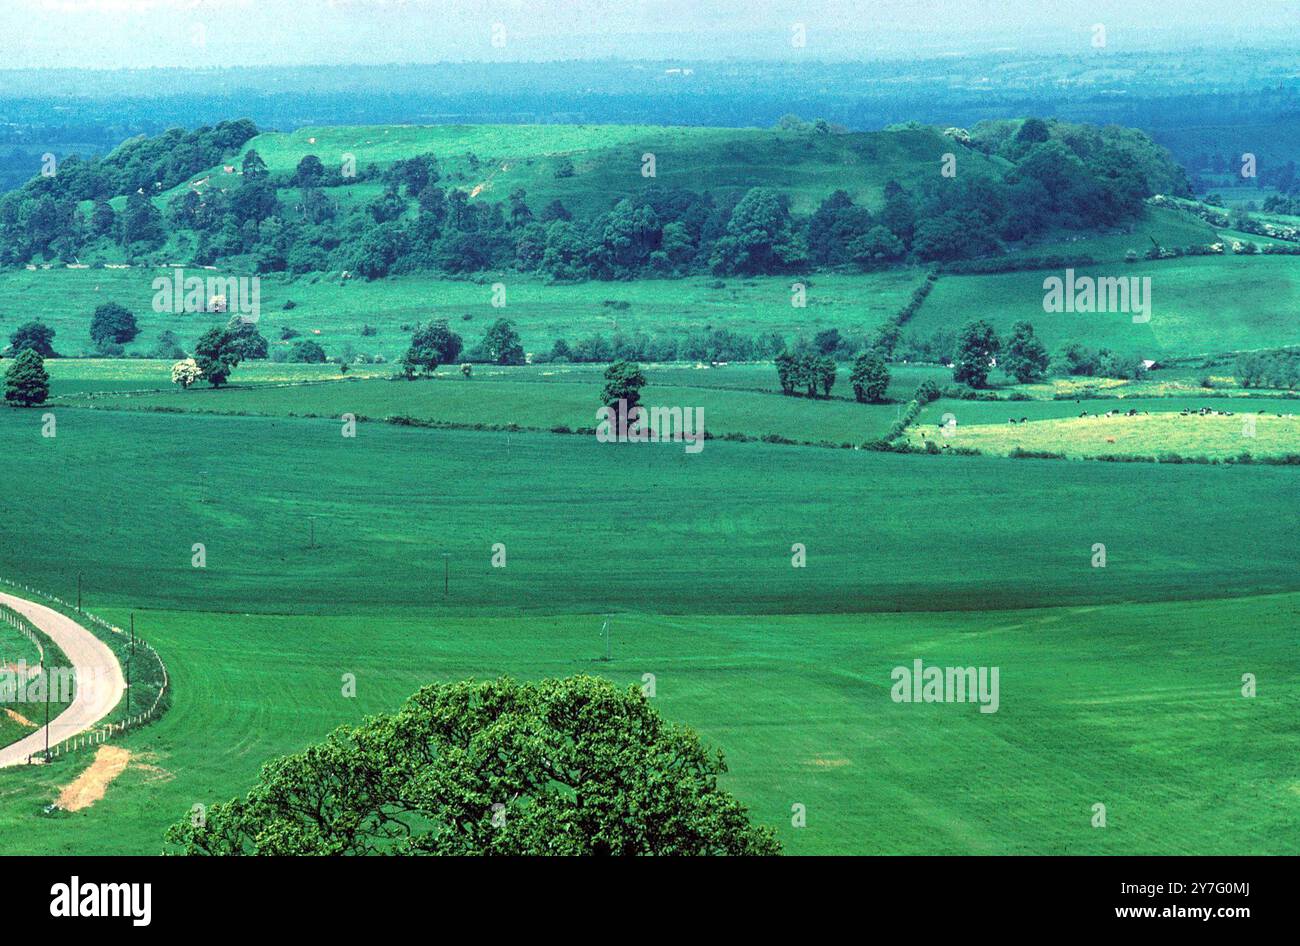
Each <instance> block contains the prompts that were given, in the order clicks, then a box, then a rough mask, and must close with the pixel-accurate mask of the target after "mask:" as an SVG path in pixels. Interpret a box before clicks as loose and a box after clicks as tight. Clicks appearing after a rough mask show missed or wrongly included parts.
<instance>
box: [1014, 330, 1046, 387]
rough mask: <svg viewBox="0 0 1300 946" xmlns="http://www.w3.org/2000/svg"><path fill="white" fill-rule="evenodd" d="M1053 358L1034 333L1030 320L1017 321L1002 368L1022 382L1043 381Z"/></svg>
mask: <svg viewBox="0 0 1300 946" xmlns="http://www.w3.org/2000/svg"><path fill="white" fill-rule="evenodd" d="M1050 363H1051V359H1050V358H1049V357H1048V355H1047V349H1046V348H1044V347H1043V343H1042V342H1040V341H1039V340H1038V336H1036V335H1035V334H1034V327H1033V326H1032V325H1030V324H1029V323H1028V322H1017V323H1016V324H1015V325H1013V326H1012V327H1011V338H1010V339H1008V340H1007V344H1006V350H1005V352H1004V353H1003V355H1002V370H1003V371H1005V372H1006V373H1007V374H1009V375H1011V376H1012V377H1013V378H1015V379H1016V380H1017V381H1019V382H1020V383H1021V384H1028V383H1029V382H1031V381H1042V380H1043V378H1045V377H1047V366H1048V365H1049V364H1050Z"/></svg>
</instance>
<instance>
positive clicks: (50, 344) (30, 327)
mask: <svg viewBox="0 0 1300 946" xmlns="http://www.w3.org/2000/svg"><path fill="white" fill-rule="evenodd" d="M9 346H10V347H11V348H12V349H13V354H15V355H17V354H19V353H20V352H24V351H27V350H29V349H30V350H31V351H34V352H36V354H38V355H40V356H41V357H42V358H57V357H58V355H56V354H55V353H54V329H52V328H50V327H49V326H48V325H46V324H45V323H43V322H24V323H23V324H22V325H20V326H18V328H16V329H14V331H13V332H12V333H10V335H9Z"/></svg>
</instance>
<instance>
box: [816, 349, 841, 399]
mask: <svg viewBox="0 0 1300 946" xmlns="http://www.w3.org/2000/svg"><path fill="white" fill-rule="evenodd" d="M836 371H837V369H836V365H835V359H834V358H832V357H831V356H830V355H822V356H821V357H819V358H818V359H817V360H816V362H815V363H814V365H813V372H814V374H815V376H816V379H817V387H819V388H821V390H822V397H830V396H831V388H833V387H835V375H836ZM815 393H816V392H814V394H815Z"/></svg>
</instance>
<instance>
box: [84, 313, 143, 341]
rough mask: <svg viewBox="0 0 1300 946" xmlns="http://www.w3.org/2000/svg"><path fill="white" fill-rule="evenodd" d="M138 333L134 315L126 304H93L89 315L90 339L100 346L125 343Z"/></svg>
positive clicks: (132, 339) (138, 328) (138, 327)
mask: <svg viewBox="0 0 1300 946" xmlns="http://www.w3.org/2000/svg"><path fill="white" fill-rule="evenodd" d="M139 334H140V326H138V325H137V324H136V322H135V315H134V314H132V312H131V310H129V309H128V308H126V306H123V305H119V304H118V303H116V302H102V303H100V304H99V305H97V306H95V313H94V315H92V316H91V317H90V339H91V341H93V342H94V343H95V344H96V345H98V346H99V347H100V348H103V347H104V346H105V345H125V344H127V343H129V342H131V341H134V340H135V337H136V336H137V335H139Z"/></svg>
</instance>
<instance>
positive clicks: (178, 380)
mask: <svg viewBox="0 0 1300 946" xmlns="http://www.w3.org/2000/svg"><path fill="white" fill-rule="evenodd" d="M202 377H203V372H202V371H200V370H199V366H198V363H197V362H195V360H194V359H193V358H185V359H182V360H181V361H178V362H176V364H174V365H172V384H175V385H179V386H180V387H181V388H182V389H186V388H188V387H189V386H190V385H192V384H193V383H194V382H195V381H198V380H199V379H200V378H202Z"/></svg>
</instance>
